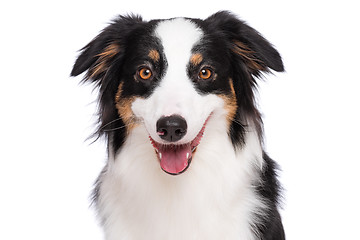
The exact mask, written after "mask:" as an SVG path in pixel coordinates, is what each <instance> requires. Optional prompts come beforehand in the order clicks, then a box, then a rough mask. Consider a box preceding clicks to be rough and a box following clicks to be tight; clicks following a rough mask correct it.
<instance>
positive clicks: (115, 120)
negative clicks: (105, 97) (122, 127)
mask: <svg viewBox="0 0 360 240" xmlns="http://www.w3.org/2000/svg"><path fill="white" fill-rule="evenodd" d="M120 120H122V119H121V118H116V119H114V120H112V121H110V122H108V123H106V124H105V125H104V126H101V128H99V131H102V130H103V129H104V128H106V127H107V126H109V125H110V124H112V123H114V122H117V121H120Z"/></svg>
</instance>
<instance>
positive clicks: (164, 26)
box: [155, 18, 203, 66]
mask: <svg viewBox="0 0 360 240" xmlns="http://www.w3.org/2000/svg"><path fill="white" fill-rule="evenodd" d="M155 35H156V36H157V37H158V38H159V39H160V40H161V44H162V45H163V47H164V53H165V56H166V59H167V61H168V63H169V66H173V65H174V64H179V63H182V65H183V66H184V64H185V66H186V64H187V63H188V61H189V59H190V55H191V49H192V48H193V46H194V45H195V44H196V43H197V42H198V41H199V40H200V39H201V36H202V35H203V32H202V30H201V29H200V28H199V27H198V26H196V25H195V23H193V22H191V21H190V20H186V19H184V18H175V19H171V20H166V21H163V22H160V23H159V24H158V26H157V27H156V29H155Z"/></svg>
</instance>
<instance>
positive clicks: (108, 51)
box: [72, 12, 283, 174]
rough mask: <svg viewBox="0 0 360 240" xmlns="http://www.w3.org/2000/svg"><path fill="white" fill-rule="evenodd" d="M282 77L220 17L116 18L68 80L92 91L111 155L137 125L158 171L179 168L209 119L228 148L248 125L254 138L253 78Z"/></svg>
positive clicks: (254, 36) (262, 50) (252, 41)
mask: <svg viewBox="0 0 360 240" xmlns="http://www.w3.org/2000/svg"><path fill="white" fill-rule="evenodd" d="M269 68H271V69H273V70H276V71H282V70H283V66H282V62H281V58H280V56H279V54H278V53H277V51H276V50H275V49H274V48H273V47H272V46H271V45H270V44H269V43H268V42H267V41H266V40H265V39H264V38H262V37H261V36H260V35H259V34H258V33H257V32H256V31H255V30H253V29H252V28H250V27H248V26H247V25H245V24H244V23H243V22H241V21H240V20H238V19H236V18H235V17H233V16H232V15H230V14H228V13H226V12H220V13H217V14H215V15H213V16H211V17H209V18H208V19H206V20H204V21H202V20H198V19H184V18H177V19H170V20H155V21H150V22H144V21H142V20H141V19H140V18H136V17H120V18H119V19H117V20H116V21H115V22H114V23H113V24H111V25H110V26H109V27H107V28H106V29H104V31H103V32H102V33H101V34H100V35H99V36H97V37H96V38H95V39H94V40H93V41H92V42H90V43H89V44H88V45H87V46H86V47H85V48H84V49H83V52H82V54H81V55H80V56H79V58H78V60H77V62H76V64H75V66H74V69H73V71H72V75H73V76H75V75H78V74H80V73H82V72H84V71H85V70H88V71H87V75H86V76H85V79H86V80H92V81H94V82H97V83H98V85H99V86H100V94H101V95H100V128H99V133H100V134H102V133H108V137H109V142H110V144H112V146H111V149H113V151H115V152H116V151H117V150H118V149H119V148H120V147H121V145H122V144H123V142H124V141H125V138H126V135H127V134H129V133H130V132H131V131H132V130H133V129H134V128H136V127H138V126H139V125H141V124H143V125H144V126H145V127H146V130H147V132H148V134H149V143H151V144H152V145H153V147H154V150H155V152H156V155H157V157H158V159H159V161H160V165H161V167H162V169H163V170H164V171H165V172H167V173H170V174H179V173H182V172H183V171H185V170H186V169H187V167H188V166H189V163H190V161H191V159H192V158H193V155H194V152H195V150H196V148H197V146H198V145H199V144H200V141H201V138H202V136H203V134H204V131H205V130H206V126H207V122H208V121H209V119H212V118H216V119H220V120H221V121H222V122H225V124H226V125H227V129H228V132H227V134H229V137H230V138H231V140H232V142H233V144H234V145H239V144H241V143H242V142H243V140H244V139H243V137H244V132H245V127H246V125H248V124H251V125H253V126H255V128H257V130H258V131H259V134H261V119H260V115H259V113H258V111H257V109H256V107H255V102H254V96H253V90H254V87H255V86H256V83H255V80H254V77H256V76H259V75H260V72H261V71H269Z"/></svg>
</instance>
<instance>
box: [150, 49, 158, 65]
mask: <svg viewBox="0 0 360 240" xmlns="http://www.w3.org/2000/svg"><path fill="white" fill-rule="evenodd" d="M148 56H149V57H150V58H151V59H152V60H153V61H154V62H158V61H159V60H160V54H159V52H158V51H156V50H155V49H152V50H150V52H149V54H148Z"/></svg>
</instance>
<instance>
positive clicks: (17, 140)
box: [0, 0, 360, 240]
mask: <svg viewBox="0 0 360 240" xmlns="http://www.w3.org/2000/svg"><path fill="white" fill-rule="evenodd" d="M218 10H231V11H233V12H234V13H236V14H238V15H239V16H240V17H241V18H242V19H244V20H246V21H247V22H248V23H249V24H250V25H251V26H253V27H254V28H256V29H257V30H258V31H260V32H261V33H262V34H263V35H264V36H265V37H266V38H267V39H269V40H270V41H271V42H272V43H273V44H274V45H275V46H276V47H277V49H278V50H279V51H280V53H281V54H282V57H283V60H284V63H285V67H286V73H280V74H275V75H268V76H267V80H266V82H265V81H264V82H262V83H261V84H260V90H259V92H260V95H261V98H260V101H259V102H260V106H261V109H262V112H263V114H264V122H265V129H266V146H267V147H266V149H267V151H268V153H269V154H270V156H271V157H272V158H274V159H276V160H277V161H278V162H279V164H280V165H281V167H282V173H281V181H282V183H283V184H284V187H285V189H286V190H285V192H284V195H285V199H284V206H283V210H282V216H283V221H284V225H285V231H286V234H287V237H288V238H287V239H291V240H298V239H299V240H300V239H301V240H303V239H316V240H318V239H337V240H338V239H360V237H359V234H358V228H359V223H360V220H359V216H360V207H359V203H360V196H359V195H360V194H359V184H360V177H359V166H360V164H359V162H360V157H359V154H358V152H359V135H360V127H359V124H360V114H359V109H360V108H359V103H360V96H359V95H360V87H359V86H360V83H359V82H360V77H359V65H360V62H359V56H360V47H359V44H360V37H359V29H360V27H359V25H360V17H359V16H360V15H359V11H358V10H359V5H358V3H356V1H345V0H344V1H310V0H306V1H296V2H295V1H293V2H290V1H241V0H238V1H234V0H232V1H227V0H220V1H214V2H210V1H183V0H181V1H180V0H177V1H164V2H163V3H162V2H160V1H156V0H152V1H150V0H147V1H122V0H117V1H105V0H104V1H100V0H98V1H65V0H64V1H58V2H53V1H36V0H32V1H11V2H10V1H7V3H5V2H3V3H1V6H0V70H1V71H0V114H1V115H0V141H1V144H0V239H4V240H13V239H17V240H18V239H19V240H20V239H37V240H44V239H46V240H48V239H51V240H57V239H62V240H63V239H70V240H72V239H74V240H75V239H76V240H79V239H87V240H91V239H102V233H101V230H100V228H99V227H98V225H97V222H96V220H95V216H94V215H95V214H94V211H93V210H92V209H91V208H90V207H89V204H90V200H89V194H90V191H91V188H92V184H93V182H94V180H95V179H96V177H97V174H98V173H99V171H100V170H101V168H102V166H103V164H104V162H105V157H106V154H105V146H104V143H102V142H96V143H94V144H90V141H87V142H86V141H85V140H86V138H87V137H88V136H89V135H90V134H91V133H92V131H93V130H94V126H93V123H94V121H95V117H94V116H93V113H94V112H95V110H96V104H95V103H94V101H95V100H96V91H92V86H89V85H82V86H81V85H79V82H80V80H81V77H78V78H70V77H69V74H70V71H71V67H72V65H73V63H74V61H75V58H76V56H77V54H78V53H77V50H79V49H80V48H82V47H83V46H84V45H85V44H87V43H88V42H89V41H90V40H91V39H92V38H93V37H94V36H95V35H96V34H98V32H99V31H100V30H101V29H102V28H104V27H105V26H106V24H107V23H108V22H109V21H110V20H111V19H113V18H114V17H115V16H116V15H117V14H126V13H131V12H133V13H139V14H141V15H143V17H144V19H146V20H150V19H152V18H170V17H175V16H187V17H197V18H206V17H207V16H209V15H211V14H212V13H214V12H216V11H218Z"/></svg>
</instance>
